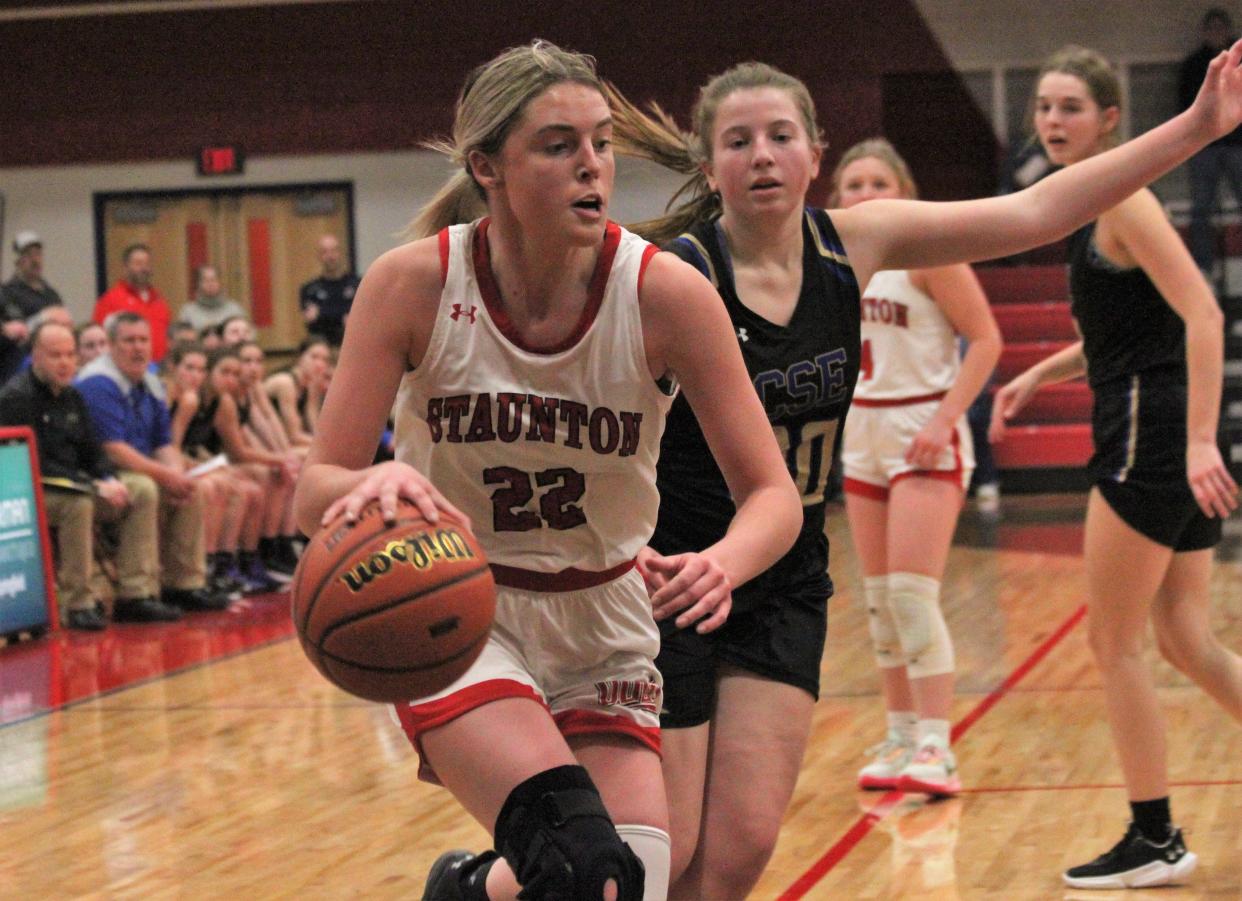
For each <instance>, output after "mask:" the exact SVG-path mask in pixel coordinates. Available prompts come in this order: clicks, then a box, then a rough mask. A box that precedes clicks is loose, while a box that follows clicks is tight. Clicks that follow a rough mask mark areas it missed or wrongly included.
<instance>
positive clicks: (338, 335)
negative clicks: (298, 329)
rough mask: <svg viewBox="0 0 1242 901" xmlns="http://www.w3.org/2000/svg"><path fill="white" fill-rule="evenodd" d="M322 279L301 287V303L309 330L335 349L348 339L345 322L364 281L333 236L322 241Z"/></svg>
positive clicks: (320, 261)
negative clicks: (348, 264)
mask: <svg viewBox="0 0 1242 901" xmlns="http://www.w3.org/2000/svg"><path fill="white" fill-rule="evenodd" d="M319 265H320V267H321V268H320V273H319V277H318V278H316V279H312V280H311V281H309V282H307V283H306V284H304V285H303V286H302V291H301V296H300V298H299V303H300V304H301V307H302V318H303V320H305V322H306V330H307V331H308V332H309V333H310V334H312V335H322V336H323V337H324V338H327V339H328V343H329V344H331V345H332V346H333V347H340V346H341V341H342V339H343V338H344V337H345V320H346V318H348V316H349V308H350V307H351V306H353V303H354V292H355V291H357V290H358V282H359V281H361V279H359V278H358V276H357V275H355V274H354V273H352V272H350V271H349V268H348V267H347V266H346V264H345V256H344V254H342V253H341V242H340V241H338V240H337V239H336V238H335V237H334V236H332V235H324V236H323V237H321V238H320V239H319Z"/></svg>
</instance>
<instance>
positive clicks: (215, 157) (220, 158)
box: [198, 144, 246, 175]
mask: <svg viewBox="0 0 1242 901" xmlns="http://www.w3.org/2000/svg"><path fill="white" fill-rule="evenodd" d="M245 161H246V157H245V155H244V154H243V153H242V149H241V148H240V147H237V146H236V145H233V144H226V145H220V146H216V147H204V148H203V149H202V150H200V151H199V152H198V174H199V175H241V173H242V170H243V168H244V167H245Z"/></svg>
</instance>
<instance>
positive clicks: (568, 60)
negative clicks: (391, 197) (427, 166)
mask: <svg viewBox="0 0 1242 901" xmlns="http://www.w3.org/2000/svg"><path fill="white" fill-rule="evenodd" d="M563 82H575V83H577V84H583V85H587V86H588V87H593V88H595V89H596V90H598V91H600V92H601V94H602V93H603V91H604V86H603V84H602V83H601V82H600V79H599V76H598V75H597V74H596V71H595V60H594V58H593V57H590V56H587V55H586V54H584V53H575V52H573V51H571V50H562V49H561V48H560V47H557V46H556V45H555V44H552V43H549V42H548V41H542V40H537V41H534V42H532V43H530V44H526V45H523V46H520V47H511V48H509V49H508V50H506V51H504V52H503V53H501V54H500V55H499V56H497V57H496V58H495V59H493V60H491V61H489V62H486V63H484V64H483V65H481V66H479V67H477V68H476V69H475V70H474V71H473V72H471V73H470V75H469V76H468V77H467V78H466V82H465V84H464V85H463V86H462V89H461V93H460V94H459V95H458V97H457V106H456V114H455V115H454V117H453V133H452V137H451V138H448V139H443V138H442V139H438V140H434V141H429V142H427V143H426V144H424V146H425V147H428V148H430V149H432V150H436V151H439V152H440V153H443V154H444V155H445V156H447V157H448V158H449V159H450V160H452V161H453V162H454V163H455V164H456V165H457V166H458V167H459V169H458V171H457V172H456V173H455V174H454V175H453V176H452V177H451V178H450V179H449V180H448V182H447V183H446V184H445V185H444V187H442V188H441V189H440V190H439V192H438V193H437V194H436V195H435V197H433V198H432V199H431V200H430V201H429V202H428V203H427V205H426V206H424V207H423V208H422V209H421V210H419V212H418V215H417V216H416V217H415V218H414V221H413V222H411V223H410V225H409V227H408V228H407V230H406V231H407V234H408V235H409V236H410V237H412V238H424V237H427V236H428V235H434V234H436V232H438V231H440V229H442V228H444V227H445V226H447V225H453V224H456V223H458V222H469V221H471V220H472V219H476V218H478V217H479V216H480V215H482V214H483V213H484V212H486V209H487V204H486V201H487V197H486V195H485V194H484V192H483V188H482V187H481V186H480V185H479V183H478V182H477V181H475V178H474V175H473V173H472V172H471V171H470V164H469V156H470V154H471V152H472V151H475V150H478V151H480V152H482V153H485V154H494V153H498V152H499V151H500V148H501V147H503V146H504V143H505V138H507V137H508V136H509V133H510V132H511V131H512V130H513V128H514V126H515V125H517V123H518V122H519V121H520V119H521V117H522V113H523V112H524V111H525V110H526V107H527V105H528V104H529V103H530V102H531V101H532V100H534V99H535V98H536V97H537V96H539V95H540V94H542V93H543V92H544V91H546V90H547V89H548V88H550V87H552V86H554V85H557V84H561V83H563Z"/></svg>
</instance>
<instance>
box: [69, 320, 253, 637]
mask: <svg viewBox="0 0 1242 901" xmlns="http://www.w3.org/2000/svg"><path fill="white" fill-rule="evenodd" d="M150 362H151V326H150V323H149V322H148V321H147V320H146V319H145V318H143V317H142V316H141V315H139V314H138V313H134V312H129V311H123V312H120V313H117V314H116V315H115V316H114V317H113V318H112V319H111V320H110V321H109V323H108V352H107V353H106V354H104V355H102V356H100V357H99V358H98V359H96V360H95V361H94V362H93V363H91V364H90V365H89V366H87V367H86V368H85V369H84V370H83V371H82V373H81V374H80V375H79V377H78V381H77V386H78V390H79V391H81V392H82V396H83V397H85V398H86V406H87V409H88V410H89V411H90V417H91V422H92V423H93V424H94V426H95V432H96V434H98V435H99V438H100V440H101V441H102V442H103V446H104V450H105V451H106V452H107V454H108V457H109V459H110V460H111V461H112V464H113V466H115V467H116V468H117V469H118V470H120V471H121V473H122V476H121V478H122V479H123V480H124V481H125V482H126V486H127V487H128V488H129V489H130V493H131V494H133V493H135V487H134V486H139V485H140V486H142V490H144V491H156V486H158V496H159V514H158V532H159V542H158V551H159V552H158V556H157V557H156V558H155V559H153V560H152V561H151V567H152V571H154V572H158V573H159V574H160V579H161V582H162V584H163V591H162V592H161V596H160V598H159V599H158V600H156V599H154V598H152V599H150V600H149V602H148V603H147V604H146V605H145V607H144V608H143V611H142V613H143V618H146V619H168V620H172V619H177V618H178V617H179V616H180V615H181V613H180V611H181V610H220V609H223V608H224V607H225V606H227V604H228V599H227V597H221V596H220V595H218V594H215V593H212V592H210V591H208V590H207V588H206V584H207V565H206V564H207V558H206V551H205V550H204V546H203V495H202V492H200V491H199V490H198V487H197V485H196V484H195V482H194V480H193V479H191V478H190V477H189V476H187V475H186V474H185V463H184V461H183V460H182V458H181V455H180V454H179V453H178V452H177V449H176V448H175V447H173V445H172V436H171V433H170V430H169V417H168V407H167V406H166V405H165V404H164V401H163V400H161V399H160V396H161V395H162V394H163V386H162V385H160V384H159V379H157V378H156V377H155V376H154V375H152V374H151V373H150V372H149V371H148V368H147V367H148V364H149V363H150ZM148 483H154V484H151V485H148ZM153 556H154V555H153ZM117 610H118V612H119V611H120V607H118V608H117Z"/></svg>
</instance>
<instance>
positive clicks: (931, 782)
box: [897, 738, 962, 797]
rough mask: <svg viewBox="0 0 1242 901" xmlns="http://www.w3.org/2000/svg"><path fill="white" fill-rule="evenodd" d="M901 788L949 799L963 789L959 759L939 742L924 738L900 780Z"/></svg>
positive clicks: (898, 786)
mask: <svg viewBox="0 0 1242 901" xmlns="http://www.w3.org/2000/svg"><path fill="white" fill-rule="evenodd" d="M897 789H898V790H899V791H903V792H923V793H924V794H928V795H937V796H939V797H949V796H951V795H956V794H957V793H958V792H960V791H961V790H962V781H961V780H960V779H959V778H958V777H957V758H956V757H954V756H953V752H952V751H950V750H949V749H948V748H947V747H945V746H944V745H943V744H941V742H940V740H939V739H936V738H924V739H923V742H922V744H920V745H919V747H918V749H917V750H915V752H914V756H913V758H911V760H910V762H909V763H907V764H906V766H905V768H904V769H902V771H901V774H900V775H899V776H898V778H897Z"/></svg>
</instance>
